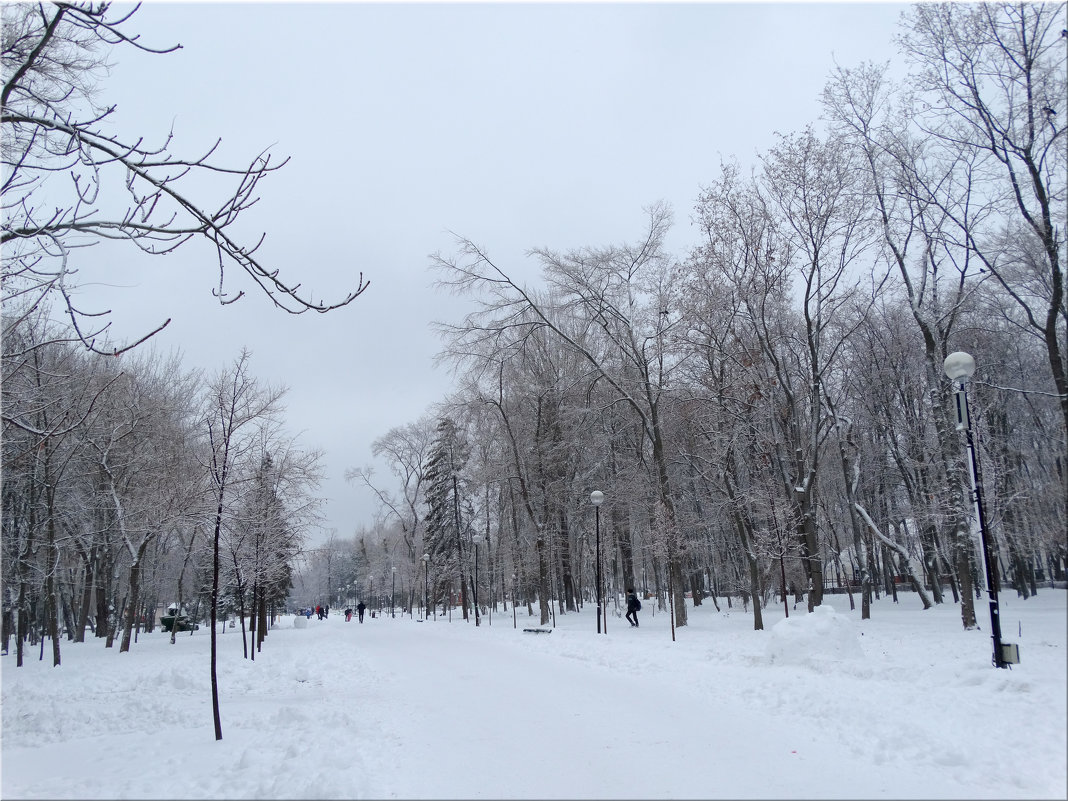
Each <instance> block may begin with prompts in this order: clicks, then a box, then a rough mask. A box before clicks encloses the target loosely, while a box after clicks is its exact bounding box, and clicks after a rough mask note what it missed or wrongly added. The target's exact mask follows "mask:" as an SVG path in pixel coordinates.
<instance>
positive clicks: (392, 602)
mask: <svg viewBox="0 0 1068 801" xmlns="http://www.w3.org/2000/svg"><path fill="white" fill-rule="evenodd" d="M390 570H391V571H392V573H393V586H392V587H390V590H389V616H390V617H393V618H395V617H396V616H397V568H395V567H391V568H390Z"/></svg>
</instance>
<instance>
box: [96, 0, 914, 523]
mask: <svg viewBox="0 0 1068 801" xmlns="http://www.w3.org/2000/svg"><path fill="white" fill-rule="evenodd" d="M116 7H117V8H118V7H119V6H118V4H116ZM906 8H907V5H904V4H897V3H824V4H807V3H732V4H726V3H682V4H659V3H654V4H639V3H623V4H614V3H593V4H570V3H530V4H524V3H501V4H483V3H467V4H444V3H433V4H415V3H380V4H365V3H323V4H305V3H235V4H221V3H163V2H150V3H147V4H146V5H144V6H142V8H141V10H140V11H139V12H138V13H137V15H136V16H135V17H134V19H133V20H132V21H131V23H130V24H129V25H128V29H129V31H130V32H137V33H140V34H141V35H142V37H143V41H144V42H145V43H146V44H149V45H151V46H168V45H171V44H175V43H181V45H182V50H180V51H178V52H177V53H173V54H170V55H163V56H150V55H145V54H140V53H134V52H132V51H128V50H126V51H123V50H120V51H117V52H116V54H115V61H116V63H115V66H114V68H113V70H112V72H111V74H110V76H108V77H107V79H106V80H105V81H104V82H103V83H102V85H101V99H102V100H105V101H106V102H109V103H111V102H114V103H117V104H118V110H117V112H116V115H115V119H116V122H117V124H118V125H119V126H121V129H122V130H124V131H127V132H129V131H132V130H136V131H137V132H138V133H139V134H143V135H145V136H146V137H148V138H149V140H150V141H151V140H153V138H155V140H156V141H159V139H160V138H161V137H162V136H163V135H164V134H165V133H166V131H167V130H168V128H170V126H171V125H172V124H173V127H174V134H175V140H174V144H173V146H172V149H173V150H174V151H175V152H178V153H181V154H183V155H191V154H192V153H193V152H194V151H196V150H199V149H202V148H204V147H206V146H208V145H210V144H211V143H212V142H214V140H215V138H217V137H220V136H221V137H222V139H223V145H222V149H221V154H222V155H223V156H224V157H225V158H227V159H228V160H230V162H231V163H235V164H238V163H245V162H247V161H250V160H251V158H252V157H253V156H254V155H256V154H257V153H258V152H260V151H261V150H263V149H264V148H268V147H269V148H271V151H272V152H273V153H274V154H275V157H276V158H281V157H285V156H289V157H291V161H290V163H289V164H288V165H287V166H286V167H285V169H284V170H282V171H281V172H280V173H278V174H276V175H274V176H273V177H271V178H269V179H267V180H266V181H264V183H262V184H261V192H260V195H261V198H262V199H261V201H260V203H259V204H258V205H257V206H256V207H255V208H254V209H252V210H251V211H250V212H248V213H247V215H246V217H245V218H244V219H243V221H242V230H244V231H246V232H247V235H248V238H249V239H253V240H254V239H255V238H258V236H259V234H260V233H261V232H264V231H265V232H266V233H267V241H266V243H265V244H264V246H263V248H262V250H261V251H260V255H261V257H262V261H264V262H265V263H267V264H269V265H273V266H275V267H278V268H279V269H280V270H281V273H282V276H283V277H284V278H288V279H290V280H293V281H300V282H302V283H303V285H304V286H305V287H306V288H308V289H310V290H312V291H314V293H315V295H316V296H322V297H323V298H325V299H330V298H332V297H335V296H337V297H340V296H343V295H344V293H345V292H346V291H347V290H348V289H350V288H352V287H353V286H354V285H355V280H356V275H357V274H358V273H359V272H360V271H361V270H362V271H363V273H364V277H365V278H366V279H369V280H370V281H371V288H370V289H369V290H368V291H367V292H366V293H365V294H364V295H363V296H362V297H361V298H359V299H357V300H356V301H354V302H353V303H352V304H351V305H350V306H348V307H346V308H345V309H342V310H339V311H335V312H331V313H330V314H327V315H325V316H322V315H315V314H312V313H309V314H306V315H302V316H300V317H291V316H289V315H287V314H285V313H284V312H281V311H278V310H275V309H274V308H273V307H272V306H271V305H270V304H269V302H268V301H267V299H266V298H265V297H263V296H262V295H261V294H259V293H258V290H256V289H255V288H254V287H252V286H250V285H248V284H246V283H244V282H242V281H241V275H239V274H238V273H236V272H235V273H233V275H232V276H231V277H230V287H231V289H234V290H236V289H245V290H247V296H246V297H245V298H244V299H243V300H241V301H240V302H239V303H237V304H235V305H233V306H228V307H225V308H221V307H220V306H219V305H218V303H217V302H216V301H215V300H214V298H213V297H212V294H211V290H212V288H213V286H214V285H215V283H216V282H217V272H216V270H215V269H214V267H213V254H212V253H211V251H210V249H206V248H204V247H193V246H191V245H190V246H187V247H185V248H183V249H182V250H180V251H178V252H177V253H176V254H174V255H170V256H167V257H164V258H155V259H152V258H148V257H141V256H139V255H137V254H135V253H133V252H131V251H130V250H129V249H124V250H122V251H115V250H106V251H105V250H104V249H102V248H98V249H95V252H94V251H93V250H90V251H82V252H81V254H80V258H82V259H83V262H82V271H81V272H82V275H81V277H82V279H83V280H86V281H100V282H106V283H107V284H108V286H107V288H106V292H107V306H108V307H110V308H112V309H113V310H114V315H113V316H114V319H115V326H116V328H117V329H118V331H119V333H127V334H131V335H132V334H139V333H142V332H143V330H144V329H146V328H147V327H149V326H151V325H152V324H157V323H158V322H161V321H162V320H163V319H166V318H167V317H172V318H173V322H172V323H171V325H170V326H169V327H168V328H167V329H166V330H165V331H164V332H163V333H162V334H160V335H159V336H157V337H156V338H155V340H154V346H155V348H157V349H158V350H161V351H169V350H172V349H177V350H181V351H182V353H183V354H184V357H185V358H184V361H185V364H186V365H187V366H189V367H194V366H197V367H204V368H207V369H208V370H215V369H218V368H220V367H223V366H224V365H226V364H228V363H230V362H232V361H233V359H234V358H235V357H236V356H237V355H238V353H239V352H240V349H241V348H242V346H247V347H248V348H249V349H250V350H251V351H252V353H253V359H252V369H253V372H254V373H255V374H256V375H258V376H260V377H262V378H263V379H265V380H269V381H272V382H276V383H284V384H286V385H288V386H289V388H290V392H289V395H288V398H287V405H288V409H289V414H288V417H289V427H290V429H291V431H292V432H293V433H298V432H299V433H301V441H302V442H303V443H304V445H305V446H306V447H320V448H323V449H324V450H325V453H326V458H325V461H324V467H325V470H326V482H325V484H324V485H323V493H324V495H325V497H326V498H327V505H326V514H327V518H328V522H327V528H326V529H324V532H321V533H317V534H315V535H313V540H318V539H321V537H322V536H325V532H326V531H327V530H329V529H331V528H332V529H336V531H337V533H338V534H339V535H340V536H344V537H347V536H351V535H352V534H353V533H354V532H355V531H356V529H357V528H358V527H360V526H368V525H370V524H371V522H372V518H373V514H374V508H375V507H374V503H373V500H372V498H371V496H370V493H369V492H368V491H366V490H364V489H362V488H361V487H357V486H355V485H352V484H348V483H346V482H345V480H344V472H345V470H346V469H347V468H351V467H362V466H366V465H370V464H371V463H372V456H371V443H372V442H373V441H374V440H375V439H376V438H378V437H379V436H381V435H382V434H384V433H386V432H387V431H388V430H389V429H391V428H393V427H395V426H401V425H404V424H406V423H409V422H412V421H414V420H416V419H417V418H418V417H419V416H421V415H422V414H423V413H424V412H425V411H426V410H427V409H428V408H429V407H430V406H431V404H433V403H435V402H436V401H438V400H440V399H442V398H443V397H444V395H445V394H446V393H447V392H448V391H449V389H450V388H451V384H452V381H451V377H450V376H449V375H447V374H446V373H445V372H444V371H443V370H437V369H435V368H434V367H433V364H432V362H433V358H434V356H435V354H436V352H437V350H438V341H437V339H436V337H435V336H434V334H433V332H432V331H431V328H430V323H431V321H432V320H442V319H449V320H455V319H457V318H458V316H459V314H460V309H461V306H460V305H459V302H458V301H456V300H455V299H452V298H450V297H448V296H444V297H443V296H441V295H438V294H436V293H435V291H434V288H433V277H434V276H433V274H432V273H431V271H430V270H429V264H430V258H429V256H430V254H432V253H434V252H437V251H442V252H445V253H448V252H450V251H451V250H452V249H453V246H454V239H453V237H452V235H451V234H450V233H449V232H450V231H454V232H457V233H459V234H461V235H463V236H466V237H469V238H471V239H473V240H475V241H476V242H478V243H480V244H481V245H483V246H485V247H486V248H487V249H488V250H489V252H490V253H491V254H492V255H493V256H494V257H495V259H496V260H497V261H498V262H499V263H501V264H503V265H505V266H508V267H510V268H513V269H515V270H516V272H517V273H519V272H521V271H523V272H526V273H529V274H531V275H533V272H532V265H529V263H528V262H527V260H526V258H525V255H524V254H525V253H526V252H527V251H528V250H529V249H531V248H534V247H548V248H552V249H559V250H563V249H568V248H573V247H582V246H587V245H589V246H601V245H607V244H611V243H617V242H622V241H630V240H633V239H634V238H635V237H636V236H637V235H638V234H639V233H640V231H641V228H642V225H643V222H644V213H643V211H642V209H643V207H645V206H648V205H649V204H651V203H653V202H656V201H658V200H664V201H667V202H669V203H670V204H671V205H672V206H673V208H674V211H675V228H674V231H673V234H672V237H671V239H670V240H669V241H670V244H671V246H672V247H673V248H674V249H675V250H676V252H677V254H678V255H680V256H682V255H684V254H685V252H686V251H687V250H688V248H689V247H690V246H691V245H692V244H694V242H695V239H694V236H695V232H694V229H693V228H692V226H691V224H690V214H691V211H692V208H693V205H694V202H695V200H696V198H697V196H698V193H699V191H700V189H701V187H702V185H705V184H708V183H710V182H711V181H712V180H714V179H715V177H716V175H717V172H718V168H719V164H720V161H721V160H723V159H730V158H735V157H736V158H737V159H738V160H739V161H741V162H742V163H745V164H749V163H753V162H754V161H755V156H756V154H757V153H758V152H760V151H764V150H766V149H767V148H768V147H770V146H771V145H772V144H773V143H774V133H775V132H776V131H779V132H782V133H789V132H793V131H797V130H800V129H801V128H803V127H804V126H805V125H806V124H808V123H816V122H818V117H819V103H818V97H819V93H820V91H821V89H822V87H823V85H824V83H825V81H826V78H827V76H828V74H829V72H830V70H831V69H832V67H833V64H834V61H835V60H837V62H838V63H840V64H842V65H848V66H853V65H855V64H857V63H858V62H860V61H861V60H877V61H883V60H886V59H889V58H893V57H895V54H894V49H893V45H892V36H893V34H894V33H895V32H896V22H897V20H898V17H899V15H900V13H901V12H902V11H903V10H905V9H906ZM208 205H210V204H208ZM117 253H124V254H126V255H127V256H129V259H128V260H127V259H116V258H115V256H116V254H117ZM98 291H100V289H99V288H97V289H92V288H87V289H86V290H85V297H86V299H87V300H88V299H91V298H94V297H96V295H95V293H96V292H98ZM376 471H377V473H378V475H379V478H380V479H382V480H385V479H386V473H385V471H384V470H383V469H382V468H381V467H376Z"/></svg>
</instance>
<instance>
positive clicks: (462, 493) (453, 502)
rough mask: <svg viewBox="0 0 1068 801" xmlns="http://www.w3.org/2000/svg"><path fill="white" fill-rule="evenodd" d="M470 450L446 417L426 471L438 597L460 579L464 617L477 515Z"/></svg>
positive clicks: (427, 520)
mask: <svg viewBox="0 0 1068 801" xmlns="http://www.w3.org/2000/svg"><path fill="white" fill-rule="evenodd" d="M470 451H471V449H470V446H469V445H468V443H467V441H466V439H465V438H464V436H463V432H461V431H460V430H459V429H458V428H457V425H456V422H455V421H454V420H453V419H452V418H449V417H445V418H442V420H441V421H440V422H439V423H438V426H437V435H436V436H435V438H434V442H433V444H432V445H431V448H430V454H429V456H428V457H427V462H426V471H425V474H426V486H427V490H426V505H427V507H428V511H427V515H426V518H425V520H424V524H425V526H426V529H425V538H426V539H425V544H426V552H427V553H428V554H430V568H431V574H432V580H433V584H434V597H436V598H437V597H441V596H442V593H446V594H447V593H449V592H450V591H451V590H452V588H453V586H455V583H456V582H457V581H458V582H459V585H460V605H461V607H462V609H463V616H464V620H467V618H468V610H469V601H468V598H469V595H468V586H467V571H466V569H465V564H466V559H465V553H466V548H465V543H466V542H467V541H468V540H469V539H470V537H471V531H470V523H469V521H470V520H471V519H472V517H473V510H472V507H471V502H470V500H469V493H468V492H467V489H468V484H469V480H468V479H467V478H466V477H465V475H464V468H465V467H466V466H467V460H468V458H469V456H470ZM446 597H447V595H446Z"/></svg>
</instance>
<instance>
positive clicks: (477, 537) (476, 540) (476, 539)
mask: <svg viewBox="0 0 1068 801" xmlns="http://www.w3.org/2000/svg"><path fill="white" fill-rule="evenodd" d="M483 539H484V538H483V536H482V535H481V534H476V535H475V536H473V537H472V538H471V542H473V543H474V544H475V626H476V627H477V626H479V625H480V624H481V621H480V619H479V616H478V546H479V545H481V544H482V540H483Z"/></svg>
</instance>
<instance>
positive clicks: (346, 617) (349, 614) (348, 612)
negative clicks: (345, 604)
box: [345, 609, 352, 623]
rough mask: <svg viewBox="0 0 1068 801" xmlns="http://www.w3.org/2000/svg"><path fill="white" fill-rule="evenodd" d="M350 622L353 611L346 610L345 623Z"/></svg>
mask: <svg viewBox="0 0 1068 801" xmlns="http://www.w3.org/2000/svg"><path fill="white" fill-rule="evenodd" d="M350 620H352V610H351V609H346V610H345V622H346V623H348V622H349V621H350Z"/></svg>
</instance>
